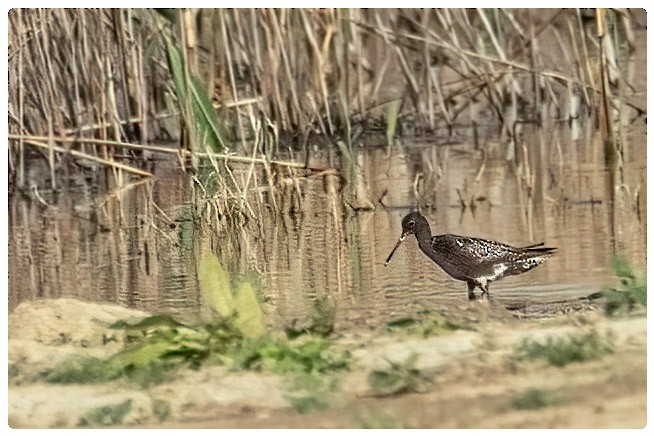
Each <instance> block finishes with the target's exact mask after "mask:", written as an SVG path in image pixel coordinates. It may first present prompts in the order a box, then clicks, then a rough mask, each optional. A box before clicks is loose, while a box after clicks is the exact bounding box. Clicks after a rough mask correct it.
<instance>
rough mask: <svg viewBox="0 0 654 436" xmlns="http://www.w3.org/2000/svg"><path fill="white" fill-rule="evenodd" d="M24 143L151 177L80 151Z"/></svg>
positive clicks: (43, 144) (49, 145)
mask: <svg viewBox="0 0 654 436" xmlns="http://www.w3.org/2000/svg"><path fill="white" fill-rule="evenodd" d="M24 143H25V144H30V145H33V146H35V147H39V148H43V149H45V150H53V151H56V152H58V153H64V154H70V155H71V156H74V157H78V158H80V159H86V160H90V161H93V162H98V163H101V164H103V165H107V166H108V167H111V168H114V169H118V170H124V171H127V172H129V173H132V174H136V175H138V176H145V177H153V175H152V173H149V172H147V171H142V170H139V169H138V168H133V167H130V166H129V165H125V164H121V163H119V162H114V161H110V160H107V159H102V158H100V157H97V156H93V155H91V154H86V153H82V152H80V151H76V150H66V149H65V148H63V147H59V146H57V145H54V144H46V143H44V142H40V141H34V140H31V139H26V140H24Z"/></svg>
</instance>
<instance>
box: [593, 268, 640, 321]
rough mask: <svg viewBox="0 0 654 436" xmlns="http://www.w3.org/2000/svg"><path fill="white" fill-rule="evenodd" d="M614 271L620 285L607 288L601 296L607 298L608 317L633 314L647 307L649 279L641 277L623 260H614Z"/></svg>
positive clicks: (606, 310) (605, 306) (605, 307)
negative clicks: (638, 309)
mask: <svg viewBox="0 0 654 436" xmlns="http://www.w3.org/2000/svg"><path fill="white" fill-rule="evenodd" d="M613 271H614V272H615V275H616V277H617V278H618V281H619V284H618V285H617V286H614V287H610V286H605V287H604V288H602V291H601V294H602V296H603V297H604V298H605V303H604V312H605V313H606V314H607V315H608V316H615V315H618V314H621V313H630V312H633V311H634V310H635V309H636V308H638V307H647V279H646V278H645V277H641V276H639V275H638V274H637V273H636V272H635V271H634V269H633V268H632V267H631V266H630V265H629V263H627V261H626V260H625V259H623V258H620V257H618V258H615V259H614V260H613Z"/></svg>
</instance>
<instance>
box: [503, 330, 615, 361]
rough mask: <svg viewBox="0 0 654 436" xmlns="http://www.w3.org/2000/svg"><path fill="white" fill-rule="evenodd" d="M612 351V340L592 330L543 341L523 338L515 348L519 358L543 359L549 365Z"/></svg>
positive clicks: (590, 357)
mask: <svg viewBox="0 0 654 436" xmlns="http://www.w3.org/2000/svg"><path fill="white" fill-rule="evenodd" d="M610 353H613V342H612V340H611V339H610V337H608V336H602V335H600V334H599V333H598V332H597V331H595V330H593V331H591V332H589V333H586V334H576V335H572V334H571V335H568V336H566V337H552V336H550V337H548V338H547V339H546V340H545V342H538V341H534V340H531V339H525V340H524V341H523V342H522V343H521V344H520V345H519V346H518V347H517V349H516V357H517V358H518V359H519V360H538V359H544V360H546V361H547V362H548V363H550V364H551V365H555V366H565V365H567V364H569V363H572V362H585V361H587V360H591V359H597V358H600V357H602V356H604V355H606V354H610Z"/></svg>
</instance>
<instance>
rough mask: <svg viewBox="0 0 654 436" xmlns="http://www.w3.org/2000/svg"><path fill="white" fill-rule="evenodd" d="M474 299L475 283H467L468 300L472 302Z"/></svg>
mask: <svg viewBox="0 0 654 436" xmlns="http://www.w3.org/2000/svg"><path fill="white" fill-rule="evenodd" d="M475 298H476V297H475V282H473V281H469V282H468V300H474V299H475Z"/></svg>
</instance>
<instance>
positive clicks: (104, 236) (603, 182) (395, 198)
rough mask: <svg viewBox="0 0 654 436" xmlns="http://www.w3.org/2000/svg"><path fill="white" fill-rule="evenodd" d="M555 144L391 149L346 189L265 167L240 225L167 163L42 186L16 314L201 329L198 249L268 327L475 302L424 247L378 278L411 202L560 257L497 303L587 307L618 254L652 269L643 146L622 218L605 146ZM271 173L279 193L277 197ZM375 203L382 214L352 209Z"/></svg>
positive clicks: (18, 222)
mask: <svg viewBox="0 0 654 436" xmlns="http://www.w3.org/2000/svg"><path fill="white" fill-rule="evenodd" d="M525 130H526V131H527V130H529V129H525ZM552 132H553V133H551V137H545V136H543V135H544V133H543V132H542V131H541V132H537V133H533V132H532V133H531V134H530V135H531V136H528V137H525V138H524V139H525V140H524V142H523V143H521V144H518V147H517V149H516V153H517V154H516V160H515V162H513V163H507V161H506V160H505V156H506V150H507V149H506V147H507V145H508V144H505V143H502V142H497V143H496V144H491V145H489V146H487V147H485V148H484V149H483V151H482V150H474V147H472V146H470V145H466V144H461V145H452V146H442V145H439V146H434V145H432V144H429V143H422V144H421V143H417V142H416V143H410V144H406V146H405V147H403V148H400V147H398V148H396V149H394V150H393V151H392V153H391V155H390V162H389V155H388V154H387V150H386V149H384V148H375V149H367V150H365V151H360V152H359V153H358V154H357V155H356V162H357V167H356V179H353V180H354V181H353V182H352V183H350V182H348V181H345V180H343V179H341V177H340V176H339V175H338V172H336V171H333V170H326V171H322V172H313V173H307V174H301V173H291V172H288V171H285V170H283V169H277V170H275V171H276V172H275V174H266V173H264V172H263V170H261V169H260V168H258V169H256V171H255V173H256V174H255V176H256V177H257V181H256V183H252V182H250V185H249V186H250V189H249V191H247V198H248V200H249V202H250V204H251V205H252V209H251V210H250V211H249V212H248V211H246V213H244V214H238V216H235V215H234V214H233V213H232V212H231V211H232V210H233V209H230V207H232V206H233V207H235V206H234V205H235V204H237V203H238V201H239V198H240V197H238V195H236V194H235V197H234V200H233V201H232V200H230V201H225V200H224V198H222V197H220V196H217V195H216V196H213V195H212V194H210V193H207V192H206V191H203V190H202V189H200V188H199V187H198V183H197V179H196V180H194V179H193V178H189V177H188V176H187V175H186V174H184V173H183V172H182V171H181V169H179V168H178V166H177V164H176V162H168V161H159V162H156V163H155V166H154V168H153V170H154V171H155V174H156V176H157V179H156V180H154V181H141V182H137V183H133V184H130V185H127V186H123V187H121V188H115V189H111V190H109V192H106V193H104V194H101V193H100V191H102V190H98V191H96V190H95V189H89V188H88V186H110V185H111V183H109V182H108V181H107V180H105V179H106V178H107V175H103V174H102V173H101V172H98V173H94V174H93V175H91V176H90V177H91V179H92V180H91V183H89V180H85V181H84V180H75V179H73V180H72V182H70V183H69V186H70V188H69V189H70V192H69V193H64V194H59V195H58V196H53V195H52V194H50V195H48V193H47V191H45V190H44V191H43V192H42V193H41V195H42V197H43V199H44V200H45V202H47V203H48V206H45V205H43V204H41V203H40V202H38V201H34V200H30V199H28V198H27V197H25V196H23V195H12V197H11V198H10V203H9V210H10V219H9V308H10V310H11V309H13V308H14V307H15V306H16V305H17V304H18V303H19V302H21V301H23V300H27V299H34V298H57V297H75V298H81V299H85V300H91V301H108V302H117V303H120V304H122V305H127V306H132V307H138V308H143V309H146V310H150V311H154V312H169V311H173V312H179V313H183V314H185V316H190V317H193V316H196V315H197V314H198V313H199V306H200V297H199V292H198V284H197V279H196V274H195V263H196V257H197V255H198V253H200V252H201V249H202V247H209V248H210V249H212V250H213V251H214V252H216V253H218V255H219V256H220V257H221V258H222V259H223V260H224V261H225V264H226V267H227V268H228V269H230V270H231V271H232V272H235V273H250V274H257V275H258V276H259V277H260V279H261V282H262V285H261V292H262V297H263V299H264V301H266V302H267V303H268V304H267V308H268V314H269V317H270V319H271V320H272V321H273V322H289V321H290V320H292V319H293V318H297V317H301V316H303V314H305V313H307V312H308V311H309V310H310V308H311V305H312V301H313V300H314V299H315V298H316V297H322V296H326V295H330V296H331V297H332V298H334V300H335V301H336V304H337V305H338V317H339V318H338V319H339V326H340V327H341V328H347V327H348V326H365V325H372V326H375V325H379V324H381V323H384V322H386V321H388V320H389V319H391V318H392V317H395V316H399V315H401V314H403V313H406V312H407V311H412V310H415V309H416V308H418V307H421V306H424V307H438V306H443V305H449V304H465V302H466V301H467V300H466V292H465V284H463V283H462V282H458V281H455V280H453V279H451V278H450V277H449V276H447V274H445V273H444V272H442V271H441V270H440V269H438V267H437V266H435V265H434V264H433V263H432V262H431V261H430V260H429V259H427V258H426V257H425V256H424V255H423V254H422V253H421V252H420V250H418V248H417V244H416V243H415V242H414V241H408V242H407V243H405V244H402V246H401V247H400V248H399V249H398V251H397V252H396V254H395V256H394V258H393V261H392V262H391V264H390V265H389V267H386V268H385V267H384V266H383V263H384V260H385V258H386V256H387V255H388V253H389V251H390V250H391V248H392V247H393V244H394V243H395V241H396V240H397V237H398V236H399V234H400V230H401V226H400V222H401V218H402V216H403V215H405V214H406V213H407V212H408V211H410V210H411V208H413V207H415V206H420V207H421V208H422V210H423V212H424V214H425V216H426V217H427V218H428V220H429V221H430V223H431V224H432V231H433V232H434V233H455V234H462V235H469V236H475V237H482V238H488V239H493V240H497V241H502V242H506V243H510V244H514V245H528V244H531V243H535V242H541V241H544V242H546V243H547V244H548V245H551V246H556V247H558V249H559V250H558V253H557V255H556V256H554V257H553V258H551V259H549V260H548V261H547V262H546V263H545V264H544V265H542V266H540V267H538V268H536V269H535V270H533V271H531V272H529V273H528V274H525V275H521V276H518V277H511V278H507V279H504V280H502V281H501V282H497V283H496V284H494V286H493V294H494V295H495V297H496V299H497V300H498V301H500V302H502V303H506V304H509V303H512V302H548V301H558V300H564V299H569V298H575V297H579V296H584V295H587V294H589V293H591V292H593V291H596V290H597V289H598V288H599V287H600V286H601V285H602V284H604V283H606V282H607V280H610V270H609V267H608V265H609V263H610V259H611V256H612V250H613V246H614V245H615V248H616V250H617V251H618V252H619V253H620V254H622V255H624V256H626V257H627V259H628V260H629V261H630V262H632V263H633V264H634V265H635V266H637V267H644V266H645V247H646V245H645V244H646V237H645V229H646V224H645V223H646V192H645V168H646V167H645V165H646V163H645V159H644V158H640V157H639V156H642V155H644V147H645V146H644V143H645V142H644V140H642V141H638V140H634V141H632V142H631V144H632V149H631V150H630V152H629V153H628V154H627V156H629V158H628V160H627V161H626V163H625V171H624V174H625V183H624V186H622V187H620V189H618V190H617V191H616V192H617V197H616V198H617V199H618V201H617V202H616V205H615V207H614V205H612V204H611V202H610V195H608V193H609V192H610V191H609V190H610V189H612V188H611V187H610V186H608V184H607V183H608V177H607V174H606V172H605V170H604V169H603V156H602V148H601V147H599V145H598V144H597V142H596V141H597V140H598V139H596V138H595V136H594V135H592V134H590V133H589V134H588V135H586V136H585V137H584V138H586V139H583V138H582V139H575V137H574V135H576V133H575V132H572V131H571V130H570V129H565V128H564V129H555V130H553V131H552ZM539 135H541V136H539ZM643 135H644V133H643ZM642 138H644V136H643V137H641V139H642ZM523 144H524V145H523ZM231 168H232V171H233V175H234V180H235V183H243V184H242V185H241V186H245V183H246V182H245V181H246V180H247V173H248V171H250V168H249V167H248V166H247V165H246V164H243V165H241V166H239V165H238V164H234V165H233V166H232V167H231ZM33 171H34V174H33V175H32V179H33V180H40V179H39V177H40V176H41V174H46V173H47V171H43V172H39V168H38V161H36V162H35V163H34V164H33ZM80 177H81V176H80ZM85 177H87V178H88V177H89V176H88V175H85ZM270 177H275V178H276V180H277V184H278V185H279V186H282V187H283V189H279V190H272V189H271V188H270V186H269V185H267V182H266V180H267V179H268V178H270ZM41 186H46V185H45V184H42V185H41ZM362 197H365V201H361V200H362ZM241 200H242V198H241ZM273 200H274V201H273ZM273 203H274V206H273ZM618 203H619V204H618ZM230 204H231V205H232V206H229V205H230ZM370 204H372V205H374V206H376V207H375V210H366V209H365V208H364V209H359V208H358V207H357V205H370ZM353 207H354V208H353ZM611 214H615V217H617V219H616V221H615V222H616V227H615V231H614V230H612V229H611V226H610V217H611ZM613 232H615V235H613V234H612V233H613Z"/></svg>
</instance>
